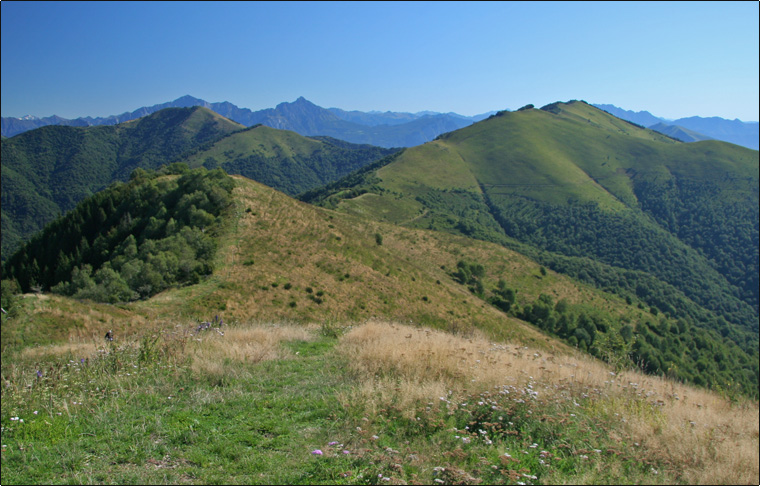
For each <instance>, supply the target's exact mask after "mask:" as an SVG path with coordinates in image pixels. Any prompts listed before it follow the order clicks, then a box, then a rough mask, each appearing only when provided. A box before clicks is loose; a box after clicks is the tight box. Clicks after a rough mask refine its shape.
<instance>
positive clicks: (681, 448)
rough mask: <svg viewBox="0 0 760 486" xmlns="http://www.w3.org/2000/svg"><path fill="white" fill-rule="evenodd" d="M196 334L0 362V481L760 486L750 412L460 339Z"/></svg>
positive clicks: (425, 334)
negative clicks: (721, 485)
mask: <svg viewBox="0 0 760 486" xmlns="http://www.w3.org/2000/svg"><path fill="white" fill-rule="evenodd" d="M208 322H209V324H207V325H205V326H203V325H199V323H198V322H197V321H189V320H182V319H180V318H178V319H177V320H175V321H171V320H166V321H164V322H162V323H161V325H157V326H155V327H154V328H153V329H150V330H149V331H147V332H145V333H143V334H140V333H134V334H128V335H125V336H122V335H120V334H118V333H117V334H116V338H115V340H114V341H112V342H105V341H104V340H103V339H102V336H100V335H99V334H98V335H90V336H84V335H80V336H79V337H72V338H71V339H70V341H69V343H68V344H65V345H61V344H55V345H49V346H39V347H35V348H26V349H24V350H22V351H18V352H17V353H16V354H15V355H14V356H13V357H12V359H6V357H7V355H6V356H4V359H3V361H2V380H3V386H2V417H1V419H2V483H3V484H37V483H48V484H51V483H56V484H61V483H64V484H66V483H69V484H70V483H76V484H93V483H95V484H103V483H118V484H184V483H187V484H196V483H201V484H218V483H222V484H639V483H640V484H757V483H758V477H759V472H758V405H757V403H756V402H746V401H741V400H736V399H734V400H728V399H726V398H722V397H720V396H719V395H716V394H714V393H710V392H707V391H704V390H702V389H697V388H691V387H688V386H684V385H681V384H678V383H675V382H671V381H667V380H665V379H661V378H657V377H651V376H645V375H643V374H640V373H638V372H635V371H621V372H619V373H614V372H613V371H611V369H610V368H608V367H606V366H605V365H603V364H601V363H600V362H598V361H594V360H592V359H590V358H587V357H584V356H581V355H580V354H578V355H573V354H572V353H571V354H553V353H550V352H548V351H546V350H539V349H532V348H529V347H526V346H523V345H521V344H519V343H495V342H492V341H490V340H488V339H486V338H485V337H484V335H481V334H480V333H479V332H478V331H477V330H472V329H470V330H467V331H466V332H462V333H458V334H452V333H449V332H444V331H440V330H434V329H431V328H427V327H423V326H419V325H415V324H414V323H409V322H406V323H394V322H388V321H382V320H366V321H362V322H356V323H342V324H339V323H336V322H333V321H329V320H327V321H323V322H321V323H318V324H312V325H303V324H295V323H292V322H291V323H288V322H283V323H268V322H262V321H250V322H244V323H234V324H232V325H229V324H227V323H222V322H220V321H219V320H211V321H208Z"/></svg>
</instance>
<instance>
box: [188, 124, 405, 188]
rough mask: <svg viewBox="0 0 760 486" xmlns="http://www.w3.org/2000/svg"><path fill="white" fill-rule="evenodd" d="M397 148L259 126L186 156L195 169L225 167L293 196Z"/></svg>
mask: <svg viewBox="0 0 760 486" xmlns="http://www.w3.org/2000/svg"><path fill="white" fill-rule="evenodd" d="M395 151H396V150H395V149H384V148H380V147H374V146H371V145H356V144H351V143H347V142H344V141H341V140H336V139H332V138H330V137H320V138H307V137H303V136H301V135H299V134H297V133H295V132H292V131H289V130H277V129H274V128H269V127H268V126H264V125H257V126H254V127H252V128H249V129H247V130H243V131H240V132H237V133H234V134H232V135H230V136H228V137H225V138H223V139H221V140H219V141H217V142H216V143H214V144H211V145H209V146H208V147H204V148H203V149H202V150H199V151H197V152H196V153H193V154H191V155H189V156H188V157H186V158H183V159H182V161H183V162H186V163H187V164H188V165H190V166H191V167H199V166H201V165H202V166H204V167H206V168H207V169H213V168H216V167H221V168H222V169H224V170H225V171H226V172H228V173H230V174H240V175H243V176H245V177H248V178H249V179H253V180H256V181H259V182H262V183H264V184H266V185H268V186H271V187H274V188H276V189H278V190H280V191H283V192H285V193H286V194H289V195H291V196H294V195H296V194H299V193H301V192H305V191H308V190H310V189H314V188H316V187H321V186H324V185H325V184H328V183H330V182H333V181H335V180H337V179H339V178H341V177H343V176H345V175H347V174H349V173H351V172H353V171H355V170H358V169H360V168H362V167H364V166H366V165H367V164H368V163H370V162H372V161H374V160H377V159H380V158H382V157H385V156H387V155H390V154H391V153H393V152H395Z"/></svg>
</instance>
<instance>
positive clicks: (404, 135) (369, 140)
mask: <svg viewBox="0 0 760 486" xmlns="http://www.w3.org/2000/svg"><path fill="white" fill-rule="evenodd" d="M192 106H202V107H205V108H208V109H210V110H212V111H214V112H216V113H218V114H220V115H222V116H224V117H226V118H229V119H230V120H233V121H236V122H238V123H241V124H243V125H245V126H249V127H250V126H253V125H257V124H262V125H266V126H269V127H272V128H278V129H282V130H292V131H294V132H296V133H298V134H300V135H304V136H313V135H327V136H330V137H334V138H338V139H340V140H345V141H348V142H352V143H360V144H370V145H377V146H381V147H411V146H414V145H419V144H422V143H425V142H429V141H430V140H433V139H434V138H435V137H437V136H438V135H440V134H441V133H444V132H448V131H452V130H457V129H459V128H464V127H466V126H468V125H470V124H472V123H475V122H476V121H480V120H482V119H484V118H486V117H488V116H489V115H491V114H492V113H491V112H489V113H484V114H481V115H476V116H472V117H467V116H463V115H459V114H457V113H435V112H420V113H396V112H390V111H387V112H382V113H381V112H370V113H365V112H361V111H344V110H341V109H338V108H330V109H325V108H322V107H321V106H317V105H315V104H314V103H312V102H310V101H308V100H306V99H305V98H303V97H300V98H298V99H297V100H295V101H294V102H292V103H288V102H285V103H280V104H278V105H277V106H276V107H275V108H267V109H264V110H259V111H252V110H249V109H248V108H239V107H237V106H235V105H233V104H232V103H229V102H227V101H225V102H221V103H209V102H208V101H205V100H202V99H199V98H194V97H192V96H189V95H187V96H183V97H181V98H178V99H176V100H174V101H171V102H168V103H161V104H158V105H153V106H150V107H142V108H139V109H137V110H135V111H132V112H129V113H122V114H121V115H114V116H109V117H99V118H92V117H84V118H77V119H74V120H68V119H65V118H61V117H58V116H51V117H46V118H37V117H23V118H10V117H8V118H6V117H4V118H3V119H2V134H3V136H6V137H12V136H14V135H18V134H19V133H23V132H25V131H28V130H33V129H35V128H39V127H42V126H46V125H67V126H77V127H86V126H95V125H116V124H118V123H123V122H125V121H129V120H134V119H136V118H141V117H143V116H146V115H150V114H152V113H155V112H157V111H159V110H163V109H164V108H189V107H192Z"/></svg>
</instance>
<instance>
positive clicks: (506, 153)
mask: <svg viewBox="0 0 760 486" xmlns="http://www.w3.org/2000/svg"><path fill="white" fill-rule="evenodd" d="M303 199H304V200H306V201H308V202H314V203H318V204H321V205H324V206H326V207H331V208H337V209H339V210H341V211H343V212H347V213H352V214H362V215H366V216H370V217H373V218H376V219H378V220H382V221H389V222H393V223H396V224H401V225H405V226H409V227H418V228H429V229H436V230H444V231H449V232H454V233H459V234H463V235H467V236H471V237H475V238H479V239H484V240H488V241H494V242H498V243H500V244H503V245H505V246H508V247H510V248H514V249H517V250H519V251H521V252H523V253H525V254H527V255H530V256H531V257H533V258H535V259H537V260H538V261H539V262H541V263H543V264H544V265H546V266H548V267H550V268H553V269H555V270H557V271H560V272H563V273H566V274H568V275H572V276H574V277H575V278H578V279H581V280H583V281H586V282H589V283H593V284H595V285H597V286H598V287H600V288H605V289H608V290H610V291H614V292H616V293H617V294H619V295H621V296H624V297H627V298H629V299H641V300H642V301H643V302H645V303H646V305H647V306H648V307H652V308H654V309H655V310H657V311H660V312H664V313H667V314H669V315H671V316H674V317H679V318H683V319H685V320H687V321H689V322H695V323H700V325H702V326H705V327H706V328H710V329H714V330H719V331H720V332H721V333H722V334H723V335H724V336H729V337H730V338H731V339H733V340H734V341H735V342H737V343H739V345H741V346H743V347H744V348H745V349H746V350H747V351H748V352H753V351H752V350H756V349H757V332H758V311H757V302H758V280H757V275H758V250H757V249H758V153H757V152H756V151H752V150H749V149H744V148H742V147H738V146H735V145H731V144H726V143H722V142H717V141H705V142H698V143H693V144H683V143H679V142H677V141H675V140H673V139H670V138H668V137H665V136H663V135H661V134H659V133H657V132H653V131H651V130H647V129H644V128H641V127H638V126H636V125H633V124H630V123H628V122H625V121H623V120H620V119H617V118H615V117H613V116H611V115H609V114H607V113H605V112H602V111H600V110H598V109H596V108H593V107H591V106H589V105H587V104H586V103H583V102H570V103H555V104H552V105H549V106H546V107H544V108H543V109H541V110H538V109H526V110H520V111H517V112H512V113H510V112H501V113H499V114H498V115H495V116H493V117H491V118H489V119H487V120H484V121H482V122H479V123H476V124H475V125H472V126H470V127H467V128H464V129H461V130H457V131H455V132H451V133H448V134H444V135H442V136H440V137H439V138H438V139H437V140H435V141H433V142H430V143H427V144H425V145H422V146H419V147H413V148H410V149H406V150H405V151H404V152H403V153H401V154H400V155H398V156H397V157H395V158H389V159H386V160H385V161H384V165H383V164H377V165H375V166H373V167H370V168H367V170H365V171H363V172H361V173H358V174H355V175H352V176H351V177H348V178H346V179H344V180H343V181H340V182H339V183H336V184H333V185H331V186H328V187H327V188H326V189H324V190H321V191H314V192H311V193H307V194H305V195H304V196H303Z"/></svg>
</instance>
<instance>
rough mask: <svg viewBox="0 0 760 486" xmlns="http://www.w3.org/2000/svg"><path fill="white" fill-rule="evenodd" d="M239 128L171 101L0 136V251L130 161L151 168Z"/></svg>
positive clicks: (124, 170)
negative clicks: (87, 123)
mask: <svg viewBox="0 0 760 486" xmlns="http://www.w3.org/2000/svg"><path fill="white" fill-rule="evenodd" d="M242 128H244V127H243V126H242V125H239V124H237V123H234V122H231V121H230V120H227V119H226V118H223V117H221V116H220V115H217V114H216V113H214V112H212V111H210V110H207V109H205V108H173V109H168V110H163V111H160V112H157V113H154V114H153V115H150V116H147V117H144V118H141V119H139V120H134V121H131V122H127V123H124V124H121V125H115V126H101V127H87V128H77V127H64V126H47V127H42V128H39V129H37V130H32V131H30V132H26V133H23V134H20V135H18V136H16V137H13V138H10V139H5V140H3V141H2V161H3V164H2V216H1V217H0V220H1V221H2V232H3V239H2V255H3V259H7V258H8V257H9V256H10V254H11V253H12V251H14V250H15V249H17V248H18V247H19V246H20V244H21V243H22V242H23V241H26V240H28V239H29V238H30V237H31V236H32V235H33V234H34V233H36V232H37V231H39V230H40V229H42V228H43V227H44V225H45V224H47V223H49V222H51V221H53V220H54V219H55V218H56V217H58V216H59V215H61V214H63V213H65V212H66V211H69V210H71V209H73V208H74V206H75V205H76V204H77V203H78V202H79V201H81V200H82V199H84V198H85V197H87V196H90V195H92V194H95V193H96V192H97V191H100V190H102V189H103V188H105V187H106V186H108V185H109V184H111V183H112V182H115V181H125V180H126V179H127V178H128V177H129V174H130V173H131V172H132V171H133V170H134V169H135V168H137V167H141V168H146V169H156V168H158V167H160V166H162V165H164V164H166V163H169V162H172V161H173V160H174V159H175V158H177V157H178V156H180V155H181V154H183V153H185V152H186V151H188V150H190V149H191V148H194V147H198V146H200V145H203V144H206V143H209V142H213V141H215V140H217V139H219V138H221V137H224V136H225V135H228V134H230V133H232V132H235V131H237V130H240V129H242Z"/></svg>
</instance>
